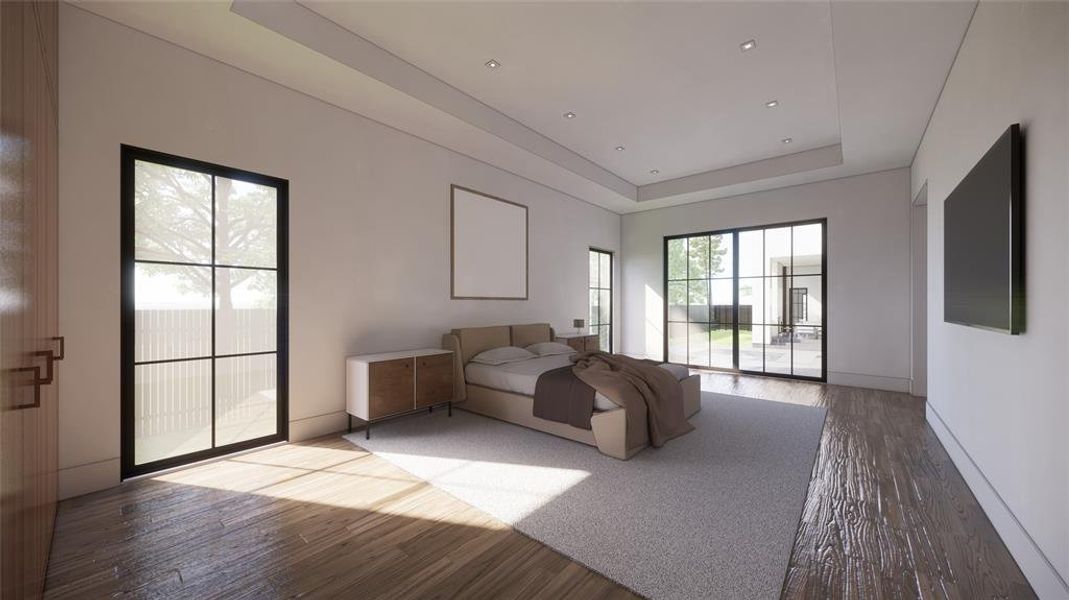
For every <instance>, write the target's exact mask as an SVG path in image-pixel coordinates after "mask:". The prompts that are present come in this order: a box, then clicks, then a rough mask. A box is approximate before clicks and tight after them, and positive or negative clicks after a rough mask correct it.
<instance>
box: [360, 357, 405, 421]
mask: <svg viewBox="0 0 1069 600" xmlns="http://www.w3.org/2000/svg"><path fill="white" fill-rule="evenodd" d="M413 368H414V364H413V359H411V358H399V359H397V360H387V361H383V362H373V363H371V364H369V365H368V413H369V414H370V416H371V418H372V419H381V418H382V417H388V416H390V415H396V414H399V413H403V412H406V411H409V410H412V409H413V408H415V403H414V397H413V393H414V390H413V377H415V375H414V373H413Z"/></svg>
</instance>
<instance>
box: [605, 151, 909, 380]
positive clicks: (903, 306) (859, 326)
mask: <svg viewBox="0 0 1069 600" xmlns="http://www.w3.org/2000/svg"><path fill="white" fill-rule="evenodd" d="M822 217H826V218H827V219H828V231H827V236H828V259H827V261H828V275H827V278H828V281H827V288H828V300H827V305H828V322H827V336H828V356H827V357H826V359H827V361H828V380H829V381H830V382H832V383H841V384H844V385H859V386H864V387H873V388H881V389H890V390H898V391H908V389H909V378H910V296H909V290H910V241H909V229H910V196H909V171H908V170H907V169H897V170H893V171H884V172H880V173H873V174H869V175H860V176H857V177H848V178H845V179H836V180H831V181H823V182H819V183H811V184H806V185H800V186H794V187H787V188H782V189H778V190H770V191H767V192H760V193H755V194H747V195H744V196H735V197H732V198H724V199H720V200H711V201H708V202H700V203H696V204H688V205H685V206H678V207H673V208H664V209H659V210H653V211H647V212H641V213H634V214H629V215H625V216H624V218H623V240H624V250H623V253H624V256H626V257H627V259H626V264H625V265H624V273H623V288H622V290H621V292H622V293H623V297H624V301H623V304H624V312H623V334H624V338H623V351H624V352H629V353H636V354H646V355H648V356H650V357H655V358H660V357H661V355H662V352H663V343H664V342H663V334H662V328H663V320H664V312H663V310H664V308H663V295H664V291H663V287H664V281H663V277H664V275H663V261H664V256H663V253H664V236H666V235H675V234H681V233H691V232H701V231H710V230H716V229H726V228H732V227H743V226H748V225H765V224H773V223H780V222H786V221H797V220H802V219H817V218H822Z"/></svg>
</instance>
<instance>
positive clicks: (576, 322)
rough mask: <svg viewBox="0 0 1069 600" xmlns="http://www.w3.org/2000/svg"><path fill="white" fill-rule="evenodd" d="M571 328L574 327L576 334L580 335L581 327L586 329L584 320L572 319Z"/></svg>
mask: <svg viewBox="0 0 1069 600" xmlns="http://www.w3.org/2000/svg"><path fill="white" fill-rule="evenodd" d="M572 327H575V333H576V334H579V333H582V332H583V327H586V321H585V320H584V319H573V320H572Z"/></svg>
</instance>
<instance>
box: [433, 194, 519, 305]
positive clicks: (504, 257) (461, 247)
mask: <svg viewBox="0 0 1069 600" xmlns="http://www.w3.org/2000/svg"><path fill="white" fill-rule="evenodd" d="M450 196H451V199H450V204H451V208H450V212H451V221H452V227H453V256H452V261H453V263H452V266H453V268H452V274H453V281H452V297H453V298H454V299H483V300H526V299H527V207H526V206H523V205H522V204H516V203H515V202H509V201H508V200H503V199H501V198H495V197H494V196H489V195H487V194H483V193H480V192H476V191H475V190H469V189H467V188H463V187H460V186H458V185H454V186H451V187H450Z"/></svg>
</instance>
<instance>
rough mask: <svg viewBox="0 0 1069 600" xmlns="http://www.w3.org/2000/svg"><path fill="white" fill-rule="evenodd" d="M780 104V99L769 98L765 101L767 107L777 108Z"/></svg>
mask: <svg viewBox="0 0 1069 600" xmlns="http://www.w3.org/2000/svg"><path fill="white" fill-rule="evenodd" d="M777 106H779V100H769V101H768V102H765V108H776V107H777Z"/></svg>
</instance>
